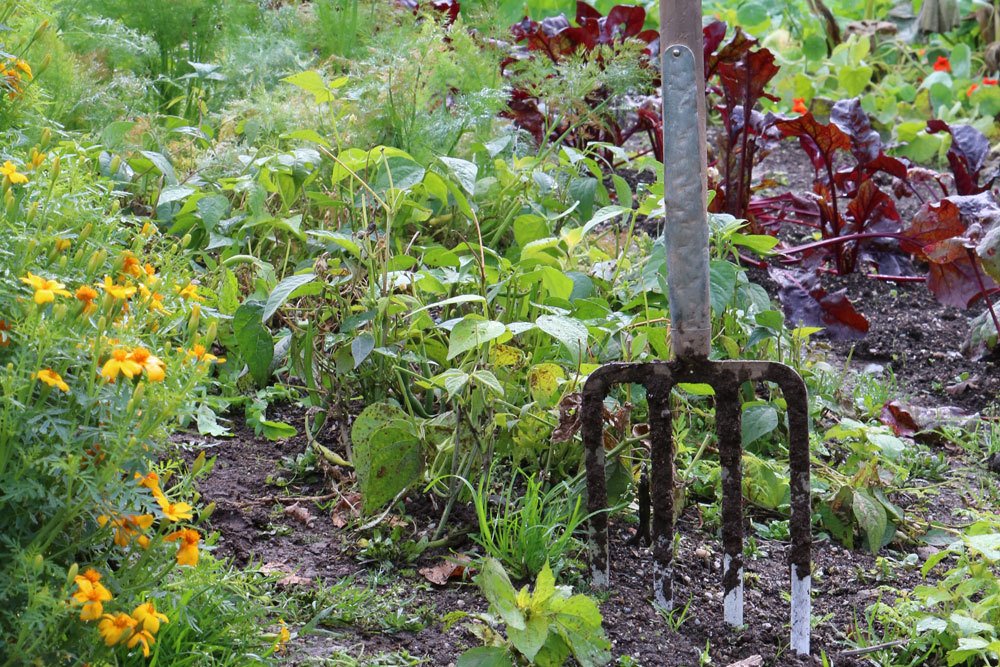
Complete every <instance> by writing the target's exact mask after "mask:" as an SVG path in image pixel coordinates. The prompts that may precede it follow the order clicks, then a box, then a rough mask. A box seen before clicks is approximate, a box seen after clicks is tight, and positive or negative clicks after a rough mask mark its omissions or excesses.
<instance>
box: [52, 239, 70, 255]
mask: <svg viewBox="0 0 1000 667" xmlns="http://www.w3.org/2000/svg"><path fill="white" fill-rule="evenodd" d="M71 245H73V242H72V241H70V240H69V239H56V242H55V246H56V252H65V251H66V250H69V247H70V246H71Z"/></svg>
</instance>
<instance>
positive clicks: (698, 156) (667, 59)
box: [663, 44, 712, 358]
mask: <svg viewBox="0 0 1000 667" xmlns="http://www.w3.org/2000/svg"><path fill="white" fill-rule="evenodd" d="M703 79H704V74H703V72H702V71H701V70H699V69H698V65H697V61H696V59H695V56H694V53H692V51H691V49H689V48H688V47H687V46H684V45H681V44H674V45H671V46H669V47H667V48H666V50H665V51H664V52H663V171H664V174H663V176H664V178H663V183H664V204H665V206H666V221H665V224H664V225H663V240H664V243H665V244H666V249H667V285H668V292H669V299H670V323H671V341H672V345H673V350H674V354H675V355H676V356H677V357H678V358H687V357H707V356H708V353H709V351H710V349H711V337H712V324H711V319H710V306H709V303H710V302H709V288H708V282H709V277H708V221H707V220H706V218H705V195H706V193H705V187H706V186H705V166H704V165H705V156H704V153H705V145H704V141H703V139H702V137H703V136H704V131H705V130H704V123H703V121H702V120H701V119H702V116H701V114H700V113H699V109H698V107H699V98H704V95H705V91H704V88H705V86H704V83H703ZM702 103H703V102H702Z"/></svg>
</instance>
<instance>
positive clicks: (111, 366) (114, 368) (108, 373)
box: [101, 347, 142, 382]
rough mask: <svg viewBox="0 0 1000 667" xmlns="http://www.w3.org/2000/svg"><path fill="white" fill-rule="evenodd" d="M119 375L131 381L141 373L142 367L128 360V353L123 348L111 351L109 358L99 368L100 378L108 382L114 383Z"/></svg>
mask: <svg viewBox="0 0 1000 667" xmlns="http://www.w3.org/2000/svg"><path fill="white" fill-rule="evenodd" d="M119 373H121V374H122V375H124V376H125V377H127V378H128V379H129V380H131V379H132V378H134V377H135V376H136V375H139V374H140V373H142V366H140V365H139V364H137V363H136V362H135V361H134V360H132V359H131V358H129V353H128V352H127V351H125V350H124V349H123V348H120V347H116V348H115V349H114V350H112V351H111V358H110V359H108V360H107V361H106V362H104V366H102V367H101V377H103V378H104V379H105V380H107V381H108V382H114V381H115V378H117V377H118V374H119Z"/></svg>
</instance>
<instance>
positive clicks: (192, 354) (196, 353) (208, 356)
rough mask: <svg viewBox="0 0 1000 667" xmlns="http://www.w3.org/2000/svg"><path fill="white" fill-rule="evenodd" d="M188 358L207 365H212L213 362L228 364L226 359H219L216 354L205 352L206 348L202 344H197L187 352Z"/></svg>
mask: <svg viewBox="0 0 1000 667" xmlns="http://www.w3.org/2000/svg"><path fill="white" fill-rule="evenodd" d="M187 356H188V357H189V358H192V359H197V360H198V361H200V362H202V363H206V364H210V363H212V362H213V361H214V362H216V363H220V364H224V363H226V358H225V357H217V356H215V355H214V354H212V353H210V352H208V351H207V350H205V346H204V345H201V344H195V345H194V346H192V347H191V349H190V350H188V351H187Z"/></svg>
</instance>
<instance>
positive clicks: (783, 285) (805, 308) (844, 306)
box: [768, 267, 868, 340]
mask: <svg viewBox="0 0 1000 667" xmlns="http://www.w3.org/2000/svg"><path fill="white" fill-rule="evenodd" d="M768 274H769V275H770V276H771V278H772V280H774V281H775V282H776V283H777V284H778V287H779V288H780V289H779V292H778V297H779V298H780V300H781V305H782V307H783V309H784V311H785V317H786V318H787V319H788V321H789V322H790V323H792V324H794V325H805V326H816V327H823V329H824V330H825V333H826V335H827V336H829V337H830V338H832V339H834V340H857V339H859V338H863V337H864V335H865V334H866V333H868V320H867V319H865V317H864V315H862V314H861V313H859V312H858V311H857V310H855V308H854V305H853V304H851V302H850V301H849V300H848V298H847V296H846V294H845V291H844V290H841V291H839V292H835V293H833V294H829V293H827V291H826V290H825V289H823V288H822V286H820V284H819V277H818V276H817V274H816V273H814V272H809V273H806V272H797V271H789V270H786V269H778V268H775V267H770V268H769V269H768Z"/></svg>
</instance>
